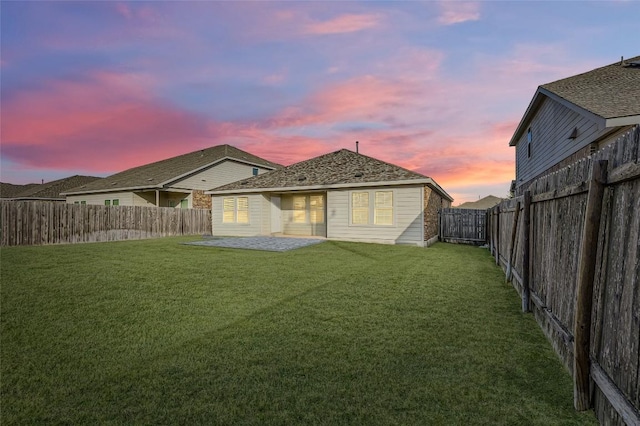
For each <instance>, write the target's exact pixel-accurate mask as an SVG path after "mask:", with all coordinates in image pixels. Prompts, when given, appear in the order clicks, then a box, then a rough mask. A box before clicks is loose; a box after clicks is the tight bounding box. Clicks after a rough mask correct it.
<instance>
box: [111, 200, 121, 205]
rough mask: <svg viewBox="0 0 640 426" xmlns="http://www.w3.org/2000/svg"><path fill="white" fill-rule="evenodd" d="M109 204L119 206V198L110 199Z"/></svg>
mask: <svg viewBox="0 0 640 426" xmlns="http://www.w3.org/2000/svg"><path fill="white" fill-rule="evenodd" d="M111 205H112V206H119V205H120V200H118V199H117V198H116V199H114V200H112V201H111Z"/></svg>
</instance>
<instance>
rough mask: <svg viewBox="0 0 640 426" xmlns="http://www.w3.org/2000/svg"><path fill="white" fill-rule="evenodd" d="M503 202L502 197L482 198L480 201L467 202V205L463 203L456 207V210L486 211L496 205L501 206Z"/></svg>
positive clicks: (490, 196) (489, 196) (488, 196)
mask: <svg viewBox="0 0 640 426" xmlns="http://www.w3.org/2000/svg"><path fill="white" fill-rule="evenodd" d="M501 201H502V198H500V197H496V196H494V195H487V196H486V197H484V198H481V199H479V200H478V201H467V202H466V203H462V204H460V205H459V206H456V208H457V209H478V210H485V209H490V208H491V207H493V206H495V205H496V204H499V203H500V202H501Z"/></svg>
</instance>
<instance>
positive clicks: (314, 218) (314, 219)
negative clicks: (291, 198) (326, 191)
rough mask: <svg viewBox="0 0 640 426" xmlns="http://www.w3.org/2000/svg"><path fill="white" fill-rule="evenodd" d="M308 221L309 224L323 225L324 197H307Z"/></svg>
mask: <svg viewBox="0 0 640 426" xmlns="http://www.w3.org/2000/svg"><path fill="white" fill-rule="evenodd" d="M309 221H310V222H311V223H324V197H323V196H322V195H311V196H310V197H309Z"/></svg>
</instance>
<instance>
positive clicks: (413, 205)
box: [327, 185, 424, 245]
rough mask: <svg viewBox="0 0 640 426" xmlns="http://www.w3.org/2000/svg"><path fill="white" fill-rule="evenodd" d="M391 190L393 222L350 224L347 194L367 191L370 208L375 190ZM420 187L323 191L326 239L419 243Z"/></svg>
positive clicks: (421, 195)
mask: <svg viewBox="0 0 640 426" xmlns="http://www.w3.org/2000/svg"><path fill="white" fill-rule="evenodd" d="M377 191H383V192H386V191H391V192H392V193H393V196H392V197H393V224H392V225H374V224H373V220H371V221H369V224H368V225H353V224H351V218H350V216H351V207H350V204H351V201H350V200H351V194H352V193H353V192H369V193H370V194H372V195H371V197H370V200H371V201H370V203H369V208H370V209H372V210H373V208H374V205H373V203H374V202H375V193H376V192H377ZM422 199H423V187H422V186H421V185H420V186H403V187H395V188H389V187H380V188H366V189H353V190H348V189H345V190H333V191H328V192H327V206H328V208H327V238H332V239H341V240H352V241H365V242H379V243H389V244H418V245H421V244H423V227H424V220H423V215H422V210H423V209H422Z"/></svg>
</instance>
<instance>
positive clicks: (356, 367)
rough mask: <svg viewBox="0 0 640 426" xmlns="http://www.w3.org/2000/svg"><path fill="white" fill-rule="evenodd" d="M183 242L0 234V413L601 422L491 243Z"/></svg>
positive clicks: (161, 419)
mask: <svg viewBox="0 0 640 426" xmlns="http://www.w3.org/2000/svg"><path fill="white" fill-rule="evenodd" d="M196 239H197V238H196ZM188 240H194V238H167V239H159V240H149V241H128V242H117V243H98V244H79V245H64V246H48V247H25V248H4V249H2V252H1V268H2V270H1V272H2V276H1V277H2V287H1V296H2V299H1V302H2V306H1V308H2V315H1V339H2V340H1V356H2V360H1V369H2V378H1V379H2V380H1V382H2V383H1V390H2V395H1V396H2V400H1V403H2V412H1V421H2V424H3V425H9V424H32V423H55V424H61V423H68V424H99V423H108V424H224V425H231V424H255V425H267V424H283V425H284V424H287V425H291V424H323V425H331V424H356V425H357V424H361V425H390V424H404V425H418V424H420V425H431V424H434V425H437V424H443V425H450V424H491V425H495V424H503V425H513V424H527V425H529V424H531V425H554V424H556V425H571V424H595V423H596V422H595V419H594V417H593V415H592V414H591V413H582V414H578V413H576V412H574V410H573V406H572V385H571V380H570V376H569V374H568V373H567V372H566V371H565V370H564V369H563V367H562V366H561V364H560V362H559V360H558V359H557V357H556V355H555V354H554V353H553V351H552V349H551V347H550V345H549V344H548V343H547V341H546V339H545V338H544V336H543V335H542V332H541V331H540V330H539V328H538V326H537V325H536V323H535V321H534V319H533V317H532V316H531V315H530V314H528V315H524V314H522V313H521V312H520V301H519V299H518V296H517V294H516V292H515V290H513V289H512V288H511V287H510V286H508V285H507V284H505V283H504V275H503V274H502V272H501V270H500V269H498V268H497V267H496V266H495V264H494V262H493V260H492V258H491V257H490V256H489V254H488V252H487V250H485V249H481V248H476V247H469V246H460V245H448V244H436V245H435V246H432V247H431V248H428V249H422V248H417V247H401V246H385V245H374V244H357V243H344V242H332V241H327V242H324V243H322V244H319V245H316V246H312V247H307V248H304V249H300V250H295V251H291V252H287V253H269V252H260V251H243V250H233V249H219V248H209V247H195V246H186V245H181V244H179V243H180V242H184V241H188Z"/></svg>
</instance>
